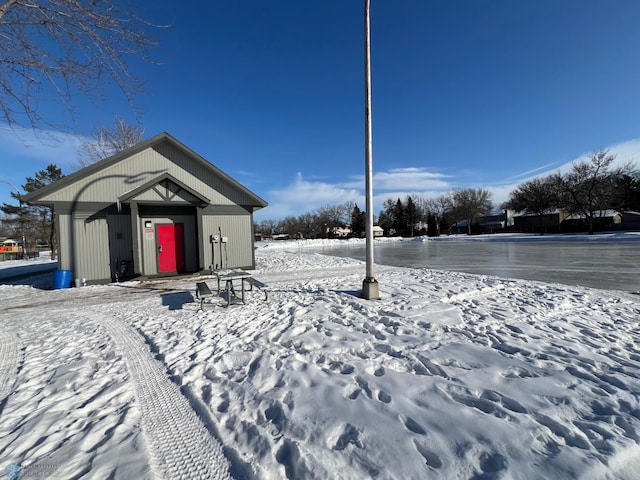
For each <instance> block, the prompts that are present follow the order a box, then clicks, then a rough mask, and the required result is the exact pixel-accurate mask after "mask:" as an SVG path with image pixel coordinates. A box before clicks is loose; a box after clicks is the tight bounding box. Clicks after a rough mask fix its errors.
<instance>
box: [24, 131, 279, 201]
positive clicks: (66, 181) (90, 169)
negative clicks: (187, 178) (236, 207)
mask: <svg viewBox="0 0 640 480" xmlns="http://www.w3.org/2000/svg"><path fill="white" fill-rule="evenodd" d="M162 143H168V144H170V145H172V146H173V147H175V148H177V149H178V150H180V151H182V152H183V153H184V154H186V155H188V156H189V157H190V158H191V159H193V160H194V161H195V162H197V163H199V164H200V165H202V166H203V167H204V168H206V169H208V170H209V171H211V172H212V173H213V174H214V175H216V176H218V177H220V178H222V179H223V180H225V181H226V182H228V183H229V184H230V185H231V186H232V187H233V188H235V189H237V190H238V191H240V192H242V193H244V194H245V195H247V197H248V198H249V199H250V200H251V202H252V204H251V206H253V207H257V208H263V207H266V206H267V205H268V203H267V202H266V201H265V200H263V199H262V198H260V197H259V196H258V195H256V194H255V193H253V192H252V191H250V190H249V189H248V188H246V187H245V186H243V185H242V184H240V183H238V182H237V181H236V180H234V179H233V178H232V177H230V176H229V175H227V174H226V173H224V172H223V171H222V170H220V169H219V168H218V167H216V166H215V165H213V164H212V163H211V162H209V161H208V160H206V159H205V158H204V157H202V156H200V155H199V154H197V153H196V152H194V151H193V150H191V149H190V148H189V147H187V146H186V145H185V144H183V143H182V142H180V141H178V140H177V139H175V138H174V137H172V136H171V135H169V134H168V133H167V132H162V133H160V134H158V135H156V136H154V137H151V138H149V139H147V140H144V141H142V142H140V143H138V144H136V145H134V146H132V147H129V148H127V149H126V150H122V151H121V152H118V153H116V154H114V155H112V156H110V157H108V158H105V159H104V160H100V161H99V162H96V163H93V164H91V165H89V166H87V167H85V168H83V169H81V170H78V171H77V172H74V173H72V174H70V175H67V176H65V177H62V178H61V179H60V180H57V181H55V182H53V183H50V184H48V185H45V186H44V187H42V188H40V189H38V190H36V191H34V192H31V193H29V194H27V195H25V196H24V197H23V200H24V201H26V202H29V203H37V202H38V200H40V199H41V198H43V197H45V196H47V195H49V194H51V193H53V192H56V191H58V190H60V189H62V188H65V187H67V186H69V185H72V184H73V183H75V182H78V181H81V180H83V179H85V178H87V177H89V176H91V175H93V174H94V173H96V172H99V171H100V170H103V169H106V168H108V167H110V166H112V165H115V164H116V163H118V162H120V161H122V160H124V159H126V158H129V157H131V156H133V155H135V154H137V153H139V152H142V151H143V150H146V149H148V148H154V147H156V146H158V145H160V144H162ZM192 193H193V192H192ZM202 198H204V197H202Z"/></svg>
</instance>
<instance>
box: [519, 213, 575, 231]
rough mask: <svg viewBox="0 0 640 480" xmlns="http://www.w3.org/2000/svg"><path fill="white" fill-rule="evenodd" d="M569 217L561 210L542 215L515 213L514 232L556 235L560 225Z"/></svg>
mask: <svg viewBox="0 0 640 480" xmlns="http://www.w3.org/2000/svg"><path fill="white" fill-rule="evenodd" d="M568 216H569V214H568V213H566V212H564V211H562V210H554V211H552V212H549V213H545V214H543V215H536V214H533V213H517V214H515V215H514V216H513V227H514V230H516V231H518V232H523V233H558V232H559V231H560V224H561V223H562V222H563V221H564V220H565V219H566V218H567V217H568Z"/></svg>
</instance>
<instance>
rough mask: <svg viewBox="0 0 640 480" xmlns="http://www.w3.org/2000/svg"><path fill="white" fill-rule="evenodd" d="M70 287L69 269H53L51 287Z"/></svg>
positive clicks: (55, 288)
mask: <svg viewBox="0 0 640 480" xmlns="http://www.w3.org/2000/svg"><path fill="white" fill-rule="evenodd" d="M69 287H71V270H54V271H53V289H54V290H57V289H59V288H69Z"/></svg>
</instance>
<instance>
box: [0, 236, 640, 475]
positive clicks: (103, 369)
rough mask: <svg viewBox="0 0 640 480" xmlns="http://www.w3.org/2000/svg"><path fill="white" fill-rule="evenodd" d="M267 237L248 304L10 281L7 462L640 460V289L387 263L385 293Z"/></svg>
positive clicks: (128, 287)
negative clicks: (371, 292) (376, 295)
mask: <svg viewBox="0 0 640 480" xmlns="http://www.w3.org/2000/svg"><path fill="white" fill-rule="evenodd" d="M268 245H269V246H266V244H262V245H261V248H259V249H258V250H257V252H256V258H257V263H258V269H257V271H256V272H255V277H256V278H258V279H260V280H262V281H263V282H265V283H267V284H268V285H269V292H268V297H269V298H268V300H267V301H264V295H262V294H260V293H259V292H249V293H248V294H247V297H248V298H247V303H246V305H234V306H231V307H229V308H224V307H223V306H222V305H223V304H224V303H226V302H225V299H224V298H222V297H215V298H214V299H213V301H212V302H208V303H205V308H204V311H199V302H197V301H195V299H194V289H195V282H196V281H197V280H202V279H204V280H205V281H207V282H208V283H209V286H211V287H212V288H214V287H215V284H216V283H215V280H214V279H213V278H211V277H202V278H195V277H190V278H180V279H164V280H154V281H133V282H126V283H121V284H112V285H105V286H92V287H83V288H74V289H62V290H43V289H37V288H33V287H30V286H25V285H14V286H9V285H3V286H0V298H1V299H2V300H1V301H2V308H1V311H0V474H1V473H4V472H5V471H7V472H16V471H17V470H18V469H20V471H21V472H22V474H23V477H22V478H29V476H30V475H31V477H32V478H35V477H36V476H39V477H44V476H45V475H50V476H54V475H55V476H56V477H57V478H65V479H73V478H92V479H93V478H96V479H98V478H99V479H103V478H112V479H133V478H135V479H139V478H167V479H174V478H189V479H192V478H212V479H218V478H234V479H280V478H282V479H286V478H289V479H341V480H342V479H363V478H378V479H403V480H404V479H422V478H429V479H431V478H434V479H438V478H440V479H476V480H479V479H499V478H502V479H549V478H553V479H574V478H582V479H612V480H613V479H636V478H640V341H639V340H640V325H639V323H638V320H639V319H640V303H639V302H640V297H639V296H637V295H633V294H629V293H626V294H625V293H623V292H611V291H602V290H592V289H588V288H577V287H575V288H574V287H567V286H563V285H557V284H544V283H535V282H530V281H520V280H505V279H498V278H495V277H486V276H476V275H469V274H462V273H451V272H442V271H433V270H428V269H402V268H395V267H385V266H377V268H376V278H377V279H378V281H379V283H380V290H381V296H382V298H381V299H380V300H379V301H365V300H362V299H360V298H358V297H357V293H358V290H359V289H360V288H361V282H362V279H363V277H364V265H363V264H362V263H360V262H358V261H356V260H352V259H347V258H336V257H327V256H322V255H318V254H313V253H309V252H308V251H307V252H305V251H304V249H303V248H300V247H301V246H300V244H299V243H298V244H296V245H294V242H291V243H288V242H283V243H282V244H281V245H278V246H277V247H276V246H275V243H272V244H268ZM292 245H293V247H291V246H292ZM291 248H294V249H295V251H292V250H291Z"/></svg>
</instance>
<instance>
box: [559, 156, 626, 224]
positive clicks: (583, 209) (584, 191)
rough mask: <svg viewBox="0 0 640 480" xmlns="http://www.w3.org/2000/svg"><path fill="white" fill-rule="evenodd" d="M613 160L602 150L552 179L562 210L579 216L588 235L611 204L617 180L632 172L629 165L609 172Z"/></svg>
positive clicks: (611, 169) (612, 157)
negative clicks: (558, 191) (556, 188)
mask: <svg viewBox="0 0 640 480" xmlns="http://www.w3.org/2000/svg"><path fill="white" fill-rule="evenodd" d="M614 159H615V156H614V155H611V154H610V153H609V151H608V150H602V149H601V150H598V151H596V152H593V153H591V154H589V157H588V160H584V161H582V162H577V163H574V164H573V165H572V166H571V170H570V171H569V172H568V173H567V174H564V175H561V174H557V175H556V176H555V179H556V181H557V183H558V185H559V187H560V195H561V198H560V203H561V206H562V207H563V208H565V209H566V210H567V211H569V212H570V213H578V214H580V215H582V216H583V217H584V218H585V220H586V222H587V227H588V229H589V233H590V234H592V233H593V232H594V223H595V219H596V218H598V217H599V216H600V213H601V212H602V211H604V210H606V209H609V208H611V207H612V205H613V204H614V193H615V186H616V184H617V182H618V180H619V179H620V178H621V177H622V176H623V175H628V174H631V173H632V172H633V166H632V164H631V163H628V164H625V165H623V166H621V167H617V168H611V163H612V162H613V160H614Z"/></svg>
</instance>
